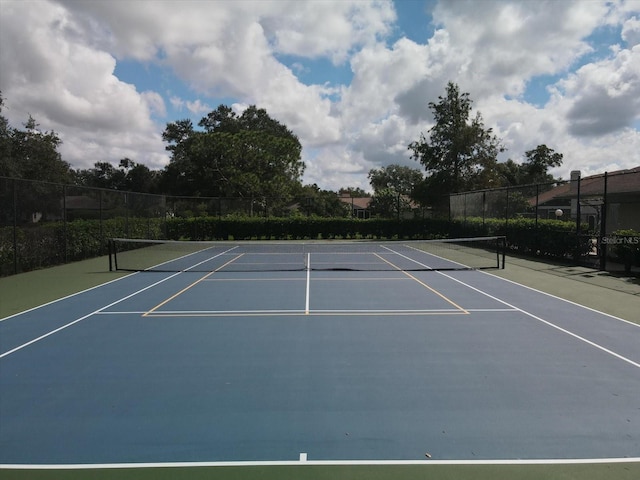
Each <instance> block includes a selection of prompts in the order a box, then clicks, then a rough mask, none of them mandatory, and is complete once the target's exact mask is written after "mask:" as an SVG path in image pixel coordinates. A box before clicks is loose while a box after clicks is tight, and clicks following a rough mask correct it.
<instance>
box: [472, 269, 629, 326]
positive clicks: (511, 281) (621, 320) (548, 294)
mask: <svg viewBox="0 0 640 480" xmlns="http://www.w3.org/2000/svg"><path fill="white" fill-rule="evenodd" d="M481 273H484V274H485V275H490V276H492V277H494V278H498V279H500V280H503V281H505V282H508V283H511V284H513V285H518V286H519V287H522V288H526V289H528V290H532V291H534V292H536V293H541V294H543V295H546V296H547V297H551V298H555V299H556V300H562V301H563V302H566V303H569V304H571V305H575V306H576V307H580V308H584V309H585V310H589V311H591V312H594V313H600V314H602V315H605V316H607V317H610V318H613V319H614V320H618V321H620V322H624V323H628V324H629V325H633V326H634V327H637V328H640V323H635V322H631V321H629V320H625V319H624V318H620V317H616V316H615V315H611V314H610V313H606V312H601V311H600V310H596V309H595V308H591V307H587V306H586V305H581V304H579V303H576V302H572V301H571V300H567V299H566V298H562V297H558V296H556V295H553V294H551V293H548V292H543V291H542V290H538V289H536V288H533V287H529V286H527V285H523V284H522V283H518V282H514V281H513V280H509V279H508V278H503V277H499V276H498V275H494V274H492V273H489V272H484V271H481Z"/></svg>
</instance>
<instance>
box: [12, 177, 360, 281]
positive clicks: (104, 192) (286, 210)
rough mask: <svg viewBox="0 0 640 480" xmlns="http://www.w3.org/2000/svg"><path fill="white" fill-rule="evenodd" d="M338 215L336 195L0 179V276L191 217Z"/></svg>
mask: <svg viewBox="0 0 640 480" xmlns="http://www.w3.org/2000/svg"><path fill="white" fill-rule="evenodd" d="M295 215H298V216H312V215H313V216H320V217H346V216H350V215H352V210H351V208H350V206H349V205H348V204H346V203H344V202H341V201H340V200H339V199H338V197H335V199H332V198H328V197H319V198H309V197H301V198H295V197H287V198H226V197H220V198H206V197H172V196H167V195H153V194H143V193H134V192H124V191H117V190H109V189H101V188H91V187H82V186H74V185H62V184H56V183H48V182H42V181H33V180H26V179H16V178H7V177H0V276H6V275H11V274H15V273H20V272H26V271H30V270H34V269H38V268H44V267H48V266H51V265H58V264H62V263H67V262H71V261H76V260H82V259H85V258H91V257H95V256H100V255H105V254H106V253H107V240H108V239H109V238H114V237H125V238H143V239H166V238H168V237H167V234H168V229H167V222H168V220H169V219H173V218H195V217H233V216H237V217H263V218H264V217H266V218H269V217H291V216H295Z"/></svg>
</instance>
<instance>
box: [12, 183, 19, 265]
mask: <svg viewBox="0 0 640 480" xmlns="http://www.w3.org/2000/svg"><path fill="white" fill-rule="evenodd" d="M11 183H12V185H13V274H14V275H17V274H18V181H17V180H16V179H13V180H12V181H11Z"/></svg>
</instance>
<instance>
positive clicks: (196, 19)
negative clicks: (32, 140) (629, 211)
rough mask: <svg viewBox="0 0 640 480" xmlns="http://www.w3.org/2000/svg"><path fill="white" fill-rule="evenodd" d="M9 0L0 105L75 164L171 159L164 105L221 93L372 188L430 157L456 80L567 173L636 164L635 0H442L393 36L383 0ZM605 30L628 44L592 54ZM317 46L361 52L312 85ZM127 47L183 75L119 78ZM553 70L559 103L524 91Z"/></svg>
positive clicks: (344, 57)
mask: <svg viewBox="0 0 640 480" xmlns="http://www.w3.org/2000/svg"><path fill="white" fill-rule="evenodd" d="M0 2H1V9H0V61H1V65H2V68H1V69H0V90H2V93H3V97H4V98H5V103H6V107H7V108H5V109H4V110H3V114H4V115H5V116H7V117H8V118H9V120H10V122H11V123H12V124H13V125H20V124H21V122H23V121H25V120H26V118H27V116H28V115H29V114H31V115H33V116H34V117H35V118H36V120H37V121H38V122H39V123H40V124H41V126H42V128H44V129H54V130H56V131H57V132H59V133H60V135H61V137H62V138H63V140H64V144H63V146H62V149H61V150H62V153H63V156H64V157H65V159H67V160H68V161H70V162H71V163H72V164H73V165H74V166H75V167H83V168H86V167H88V166H91V165H92V164H93V163H94V162H95V161H112V162H117V161H118V160H119V159H120V158H122V157H124V156H127V157H129V158H132V159H133V160H135V161H138V162H141V163H146V164H148V165H149V166H150V167H152V168H159V167H160V166H161V165H163V164H164V163H165V162H166V161H167V160H168V157H167V155H166V151H165V150H164V144H163V143H162V140H161V131H162V130H163V129H164V125H162V124H160V123H154V122H156V121H158V122H159V121H160V120H159V119H163V120H165V119H166V121H173V120H174V119H172V118H170V117H169V113H168V112H167V105H170V106H171V107H172V108H173V110H174V111H178V112H181V111H188V112H190V113H191V114H193V115H204V114H206V113H207V111H208V110H211V107H210V106H209V105H211V104H217V103H216V102H218V101H219V100H220V99H224V102H227V103H228V102H229V101H231V103H232V105H233V108H234V109H239V110H241V109H242V108H246V106H247V105H250V104H256V105H258V106H259V107H261V108H266V109H267V111H268V113H269V114H270V115H271V116H272V117H274V118H276V119H277V120H279V121H281V122H282V123H284V124H286V125H287V126H288V127H289V128H291V129H292V130H293V131H294V133H296V134H297V135H298V136H299V138H300V140H301V142H302V144H303V147H304V150H303V155H304V160H305V162H306V163H307V171H306V174H305V181H307V182H310V183H317V184H318V185H320V186H321V187H323V188H338V187H341V186H348V185H353V186H361V187H363V188H367V186H368V183H367V179H366V174H367V172H368V171H369V170H370V169H371V168H378V167H380V166H382V165H386V164H390V163H400V164H403V165H408V166H414V167H416V168H419V167H420V165H419V164H418V163H417V162H414V161H413V160H410V159H409V155H410V152H409V151H408V150H407V148H406V147H407V145H408V144H409V143H410V142H412V141H414V140H417V139H418V138H419V135H420V132H424V133H426V132H427V130H428V128H429V127H430V123H431V121H432V119H431V112H430V111H429V109H428V103H429V102H430V101H437V98H438V96H439V95H443V94H444V88H445V86H446V83H447V82H448V81H454V82H456V83H458V84H459V85H460V88H461V90H462V91H465V92H469V93H470V94H471V98H472V99H473V100H474V107H476V108H477V109H479V110H480V111H481V112H482V114H483V117H484V119H485V125H486V126H491V127H494V128H495V132H496V134H498V135H499V136H500V137H501V138H503V140H504V143H505V145H506V146H507V147H508V148H509V151H508V152H507V154H506V155H508V156H509V157H511V158H514V159H519V158H521V157H522V155H523V153H524V151H525V150H528V149H531V148H535V146H536V145H538V144H540V143H546V144H547V145H549V146H550V147H551V148H554V149H556V150H557V151H560V152H562V153H564V154H565V165H564V166H563V167H562V168H563V169H564V168H565V167H567V171H568V170H569V168H568V165H571V168H573V167H577V166H580V164H582V166H581V169H582V170H583V171H589V170H591V169H593V170H597V169H598V168H599V166H601V165H602V166H605V165H609V166H613V165H619V166H621V167H629V166H633V165H637V164H638V163H640V161H639V159H638V156H637V153H635V152H637V150H634V149H633V148H635V147H638V137H639V133H638V130H637V122H638V118H639V116H638V110H639V108H640V107H639V105H638V101H637V98H640V91H639V90H638V88H639V87H638V85H639V80H638V79H639V77H640V75H639V74H638V65H640V60H639V59H638V49H637V48H638V47H637V45H638V38H639V33H638V32H639V31H640V27H639V25H638V20H637V18H638V17H639V16H638V8H637V3H635V4H634V2H625V1H616V2H611V3H609V2H604V1H590V2H584V1H577V2H571V1H562V2H533V1H532V2H517V1H513V2H511V1H490V0H486V1H482V2H472V1H459V0H447V1H441V2H439V3H437V5H436V6H435V7H434V9H433V18H434V23H435V27H436V30H435V33H434V34H433V36H432V37H431V38H430V39H429V40H428V41H427V42H426V43H424V44H420V43H416V42H414V41H412V40H410V39H407V38H399V39H398V40H397V41H395V42H394V43H392V44H389V43H387V40H388V39H389V38H391V37H390V35H391V33H392V32H397V31H398V30H399V29H398V25H397V24H396V23H395V22H396V19H397V17H396V13H395V11H394V7H393V4H392V3H391V2H387V1H372V2H363V1H360V0H354V1H347V0H345V1H337V0H336V1H309V2H300V1H298V0H280V1H264V0H255V1H249V0H247V1H215V2H202V1H190V0H183V1H177V2H174V1H169V0H167V1H158V2H153V4H152V8H151V6H150V5H151V2H149V1H139V0H132V1H129V2H120V1H117V2H106V1H105V2H99V1H93V2H87V1H82V0H61V1H59V2H54V1H46V0H28V1H19V0H0ZM425 21H426V19H425ZM604 27H606V28H609V29H614V30H615V29H617V31H619V32H621V36H620V39H619V42H620V46H618V47H616V48H615V49H613V50H611V53H610V55H609V56H608V57H607V58H599V59H596V60H590V59H589V57H588V54H590V53H592V52H594V47H593V44H590V43H588V42H591V41H592V39H591V37H590V36H592V35H593V34H594V32H597V31H598V29H602V28H604ZM26 31H28V34H25V32H26ZM7 45H10V46H11V48H7V47H6V46H7ZM283 56H286V57H288V60H290V63H291V65H292V67H291V68H289V67H288V66H287V65H285V64H284V63H283V62H282V61H281V60H280V59H281V58H282V57H283ZM297 57H298V58H297ZM319 58H322V59H327V60H329V61H330V62H333V63H334V64H336V65H337V64H340V65H342V66H343V67H344V66H345V65H348V66H350V67H351V70H352V80H351V81H350V83H349V84H345V85H336V84H316V85H306V84H304V83H303V82H302V81H301V80H300V79H299V78H298V76H297V75H300V74H304V75H305V78H309V77H310V75H309V73H310V72H309V71H308V70H306V69H309V68H315V67H313V66H310V65H313V62H305V61H304V60H305V59H319ZM125 59H126V60H128V61H129V62H132V61H142V62H144V63H145V64H154V66H155V67H156V68H158V69H159V70H162V69H167V70H168V71H170V72H171V75H170V77H172V78H173V77H177V78H179V79H180V80H182V81H183V82H184V86H183V87H182V88H180V89H175V88H173V86H168V85H164V84H162V82H158V84H157V86H156V87H151V88H150V87H149V85H147V84H145V85H144V86H138V87H136V86H135V85H131V84H128V83H125V82H123V81H122V80H120V79H119V78H117V77H116V75H115V72H116V68H115V67H116V62H118V61H122V60H125ZM298 60H299V61H298ZM581 62H582V63H585V62H586V63H585V64H584V65H582V66H581V67H580V68H578V67H579V66H580V65H581ZM544 75H553V76H555V77H557V78H560V80H559V81H558V82H557V84H556V85H555V86H553V88H552V89H551V90H550V94H551V97H550V100H549V101H548V103H547V104H545V105H539V106H533V105H530V104H528V103H526V101H524V97H525V95H524V93H525V92H526V89H527V88H528V85H529V83H530V82H531V80H532V79H534V78H536V77H538V76H544ZM161 85H162V86H161ZM185 88H186V89H187V90H190V91H188V92H185ZM167 91H171V92H172V93H171V94H170V96H167V97H163V96H164V95H168V94H167V93H166V92H167ZM177 92H180V93H177ZM187 96H189V98H190V99H189V100H187V99H186V98H187ZM634 122H635V123H634ZM634 124H635V125H636V127H635V128H634V127H633V125H634ZM616 158H617V159H622V160H615V159H616Z"/></svg>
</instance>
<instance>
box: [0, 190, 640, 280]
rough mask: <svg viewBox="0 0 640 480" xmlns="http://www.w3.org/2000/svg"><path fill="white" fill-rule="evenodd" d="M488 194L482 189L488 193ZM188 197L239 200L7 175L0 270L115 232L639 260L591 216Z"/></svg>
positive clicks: (25, 267) (626, 241) (634, 244)
mask: <svg viewBox="0 0 640 480" xmlns="http://www.w3.org/2000/svg"><path fill="white" fill-rule="evenodd" d="M474 195H477V193H474ZM491 195H492V194H486V193H485V195H484V197H485V201H486V199H487V198H488V197H491ZM471 198H472V197H469V198H467V199H466V200H465V202H466V201H467V200H470V199H471ZM505 200H506V203H505V204H504V205H506V206H505V208H506V211H510V210H509V209H508V205H511V207H513V205H514V202H513V201H512V202H510V203H509V195H507V196H506V198H505ZM189 202H197V204H198V205H206V204H207V203H208V204H212V205H215V206H216V208H218V209H219V208H220V205H222V204H223V203H224V205H231V203H232V202H222V201H221V200H220V199H201V198H199V199H181V200H176V199H175V198H171V197H165V196H162V195H148V194H137V193H132V192H121V191H113V190H104V189H95V188H87V187H77V186H70V185H59V184H50V183H45V182H33V181H28V180H18V179H8V178H3V177H0V276H6V275H12V274H16V273H21V272H27V271H30V270H34V269H39V268H46V267H49V266H53V265H59V264H63V263H67V262H72V261H77V260H83V259H87V258H92V257H97V256H102V255H106V254H107V243H108V239H109V238H114V237H125V238H142V239H168V240H257V239H260V240H289V239H290V240H301V239H385V240H403V239H433V238H458V237H476V236H486V235H505V236H506V237H507V241H508V248H509V249H510V251H511V252H513V253H518V254H524V255H535V256H539V257H544V258H549V259H557V260H563V261H574V260H575V259H576V258H580V259H582V258H590V257H592V256H593V253H594V251H595V250H596V249H600V248H602V246H606V247H609V248H608V250H609V254H610V258H612V259H613V260H615V261H616V262H618V263H619V264H620V265H621V266H624V267H625V268H627V267H628V269H632V268H634V267H637V266H639V265H640V254H639V253H638V248H640V234H639V233H638V231H637V229H635V230H634V229H620V230H616V231H614V232H611V233H610V234H609V235H607V236H606V237H602V236H600V237H598V236H597V235H596V234H595V232H594V233H592V232H591V225H590V223H589V222H587V221H581V222H580V226H579V228H577V226H576V223H575V221H574V220H572V219H566V218H562V216H556V215H555V211H554V212H553V214H554V217H555V218H540V215H538V216H536V217H534V218H531V216H530V215H529V216H527V215H523V214H520V213H518V211H517V210H515V209H514V210H513V212H514V213H513V214H512V215H508V216H504V217H502V218H498V217H491V216H489V215H487V214H486V213H485V214H484V215H475V216H474V215H466V216H460V215H451V216H450V218H422V219H378V218H371V219H366V220H364V219H357V218H352V217H346V218H332V217H320V216H316V215H303V214H299V213H298V214H296V213H295V212H294V213H291V209H284V210H283V211H284V212H289V216H286V217H285V216H267V215H265V216H255V215H253V214H252V212H251V211H249V212H246V211H244V210H232V211H231V210H230V211H229V212H228V213H227V214H225V215H222V214H220V211H219V210H218V211H217V212H216V213H215V214H210V213H208V212H207V211H204V210H202V209H200V210H198V209H195V210H197V211H198V214H197V215H195V214H193V215H187V214H186V213H184V212H186V210H184V211H182V214H180V215H178V214H177V213H176V209H175V207H174V206H175V205H176V204H178V203H179V204H181V205H183V206H185V205H186V204H187V203H189ZM236 203H238V204H243V205H245V206H246V205H247V202H240V201H238V202H236ZM192 204H193V203H192ZM469 205H471V204H469ZM474 205H476V204H474ZM480 205H482V202H480ZM243 208H244V207H243ZM509 208H510V207H509ZM195 210H194V211H195ZM556 210H557V209H556ZM468 211H469V213H472V212H471V211H470V209H468ZM452 212H453V209H452ZM525 213H526V212H525ZM563 215H564V214H563ZM583 220H584V219H583ZM585 233H587V234H586V235H585ZM106 265H107V264H106V263H105V269H106V268H107V266H106ZM621 268H622V267H621Z"/></svg>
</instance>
